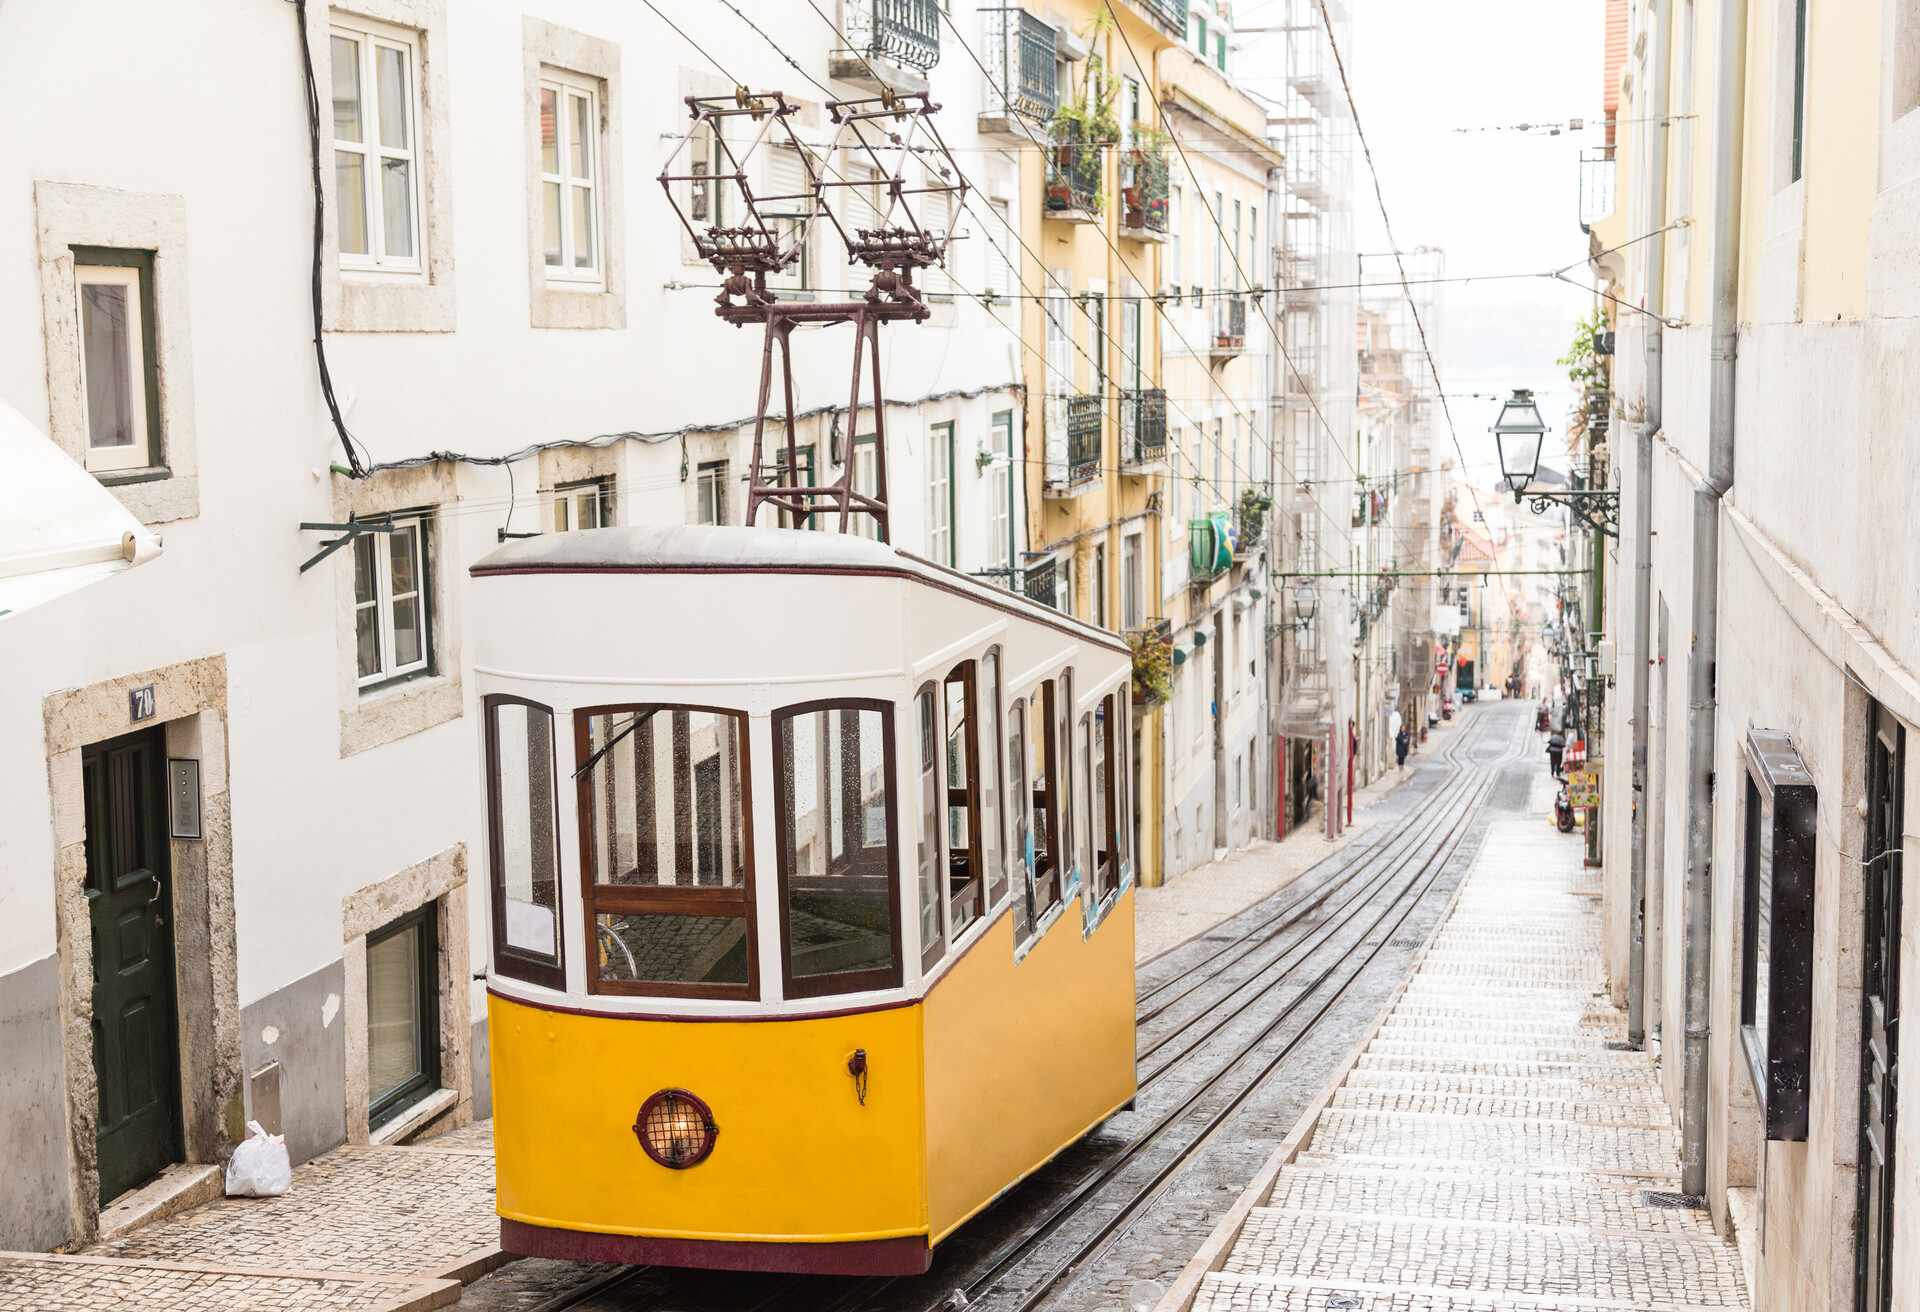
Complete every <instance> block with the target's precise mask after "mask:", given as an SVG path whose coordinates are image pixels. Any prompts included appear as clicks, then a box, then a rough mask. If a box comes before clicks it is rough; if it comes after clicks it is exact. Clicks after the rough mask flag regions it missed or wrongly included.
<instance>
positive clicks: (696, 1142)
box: [633, 1089, 720, 1171]
mask: <svg viewBox="0 0 1920 1312" xmlns="http://www.w3.org/2000/svg"><path fill="white" fill-rule="evenodd" d="M633 1133H634V1136H635V1137H636V1138H638V1139H639V1140H640V1146H641V1147H642V1148H644V1149H646V1150H647V1156H649V1157H651V1158H653V1160H654V1161H656V1162H658V1163H660V1165H662V1166H664V1167H667V1168H668V1169H670V1170H674V1171H684V1170H686V1169H687V1168H688V1167H689V1166H698V1165H700V1163H702V1162H704V1161H706V1160H707V1154H709V1153H711V1152H712V1151H713V1141H714V1139H715V1137H716V1136H717V1135H718V1134H719V1133H720V1131H719V1128H718V1127H717V1126H715V1125H714V1123H713V1111H712V1109H711V1108H709V1107H708V1106H707V1104H706V1103H704V1102H702V1101H700V1099H698V1098H696V1097H694V1096H693V1095H692V1094H690V1093H688V1092H687V1091H686V1090H685V1089H662V1090H660V1092H658V1093H656V1094H654V1095H653V1096H652V1097H651V1098H648V1099H647V1100H646V1101H645V1102H643V1103H641V1104H640V1114H639V1115H638V1116H636V1117H635V1118H634V1121H633Z"/></svg>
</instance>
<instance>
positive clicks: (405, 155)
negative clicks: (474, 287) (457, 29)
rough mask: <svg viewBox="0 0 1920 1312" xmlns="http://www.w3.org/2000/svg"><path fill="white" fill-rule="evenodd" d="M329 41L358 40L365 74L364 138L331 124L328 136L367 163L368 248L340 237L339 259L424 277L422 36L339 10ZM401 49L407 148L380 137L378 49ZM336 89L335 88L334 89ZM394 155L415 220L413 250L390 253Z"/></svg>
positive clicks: (358, 269) (363, 192)
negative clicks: (385, 174)
mask: <svg viewBox="0 0 1920 1312" xmlns="http://www.w3.org/2000/svg"><path fill="white" fill-rule="evenodd" d="M328 36H329V46H328V49H329V50H331V49H332V46H331V40H332V39H333V38H338V39H340V40H342V41H351V42H353V43H354V62H355V65H356V72H357V75H358V77H359V79H360V82H359V89H360V98H359V112H360V118H361V133H362V139H361V140H360V141H345V140H342V139H341V138H339V137H335V136H333V135H332V128H331V126H329V127H328V128H327V133H328V136H327V138H326V139H327V140H328V141H329V142H330V143H331V144H332V146H333V150H334V153H335V155H336V157H337V156H338V155H339V154H340V153H341V152H343V151H344V152H345V153H347V154H350V155H359V156H360V157H361V158H362V160H363V163H362V164H361V180H360V196H361V205H362V207H363V217H362V220H361V222H362V223H363V224H364V225H365V231H366V236H367V249H366V251H365V252H355V251H343V250H341V249H340V245H339V242H338V240H337V239H336V240H335V242H334V259H335V261H336V262H337V265H338V267H339V269H340V270H341V271H342V272H343V273H357V274H387V275H399V276H401V277H407V278H416V279H417V278H421V277H424V276H425V275H426V271H427V224H426V216H425V215H424V214H423V213H422V212H421V211H422V209H423V201H424V198H425V180H424V179H423V178H422V176H421V175H422V174H423V173H424V172H425V171H426V151H425V149H424V145H423V143H422V141H421V139H420V138H421V120H422V118H423V115H422V114H421V112H420V108H421V104H422V101H421V94H420V93H421V87H420V78H421V74H422V73H423V72H424V71H425V70H424V68H423V65H422V62H421V59H420V45H421V41H420V37H421V34H420V32H419V31H418V30H417V29H410V28H403V27H398V26H395V25H393V24H391V23H382V22H379V21H377V20H374V19H370V18H363V17H361V16H360V15H358V14H351V15H347V14H340V13H335V14H334V15H333V16H332V19H331V21H330V23H329V26H328ZM382 46H384V47H387V48H388V49H392V50H397V51H399V52H400V53H401V54H402V55H403V56H404V58H405V60H406V72H407V94H406V103H405V104H404V106H403V109H404V110H405V113H406V125H407V144H406V146H405V147H395V146H387V145H384V144H382V143H381V142H380V141H379V140H378V137H379V122H380V88H379V66H378V60H377V57H376V56H375V53H374V52H375V50H376V49H377V48H379V47H382ZM329 94H330V92H329ZM389 159H399V160H405V161H406V162H407V165H408V168H407V185H408V199H407V219H408V222H409V224H410V225H411V228H412V232H411V236H412V240H413V254H412V255H411V256H404V255H388V254H387V253H386V246H387V231H386V215H385V213H384V211H383V210H382V209H381V205H380V202H381V200H382V199H383V193H382V188H381V166H382V163H383V162H384V161H386V160H389ZM332 199H333V202H334V205H335V207H336V209H338V208H339V207H340V204H341V202H340V194H339V184H338V181H337V179H336V181H335V184H334V190H333V196H332Z"/></svg>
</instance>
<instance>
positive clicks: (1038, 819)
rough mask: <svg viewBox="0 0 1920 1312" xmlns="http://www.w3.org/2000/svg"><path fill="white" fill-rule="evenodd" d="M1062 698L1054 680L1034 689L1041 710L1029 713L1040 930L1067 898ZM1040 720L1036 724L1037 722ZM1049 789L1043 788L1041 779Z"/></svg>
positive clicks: (1031, 817) (1035, 896)
mask: <svg viewBox="0 0 1920 1312" xmlns="http://www.w3.org/2000/svg"><path fill="white" fill-rule="evenodd" d="M1059 695H1060V691H1059V687H1058V685H1057V684H1055V683H1054V681H1053V680H1052V679H1047V680H1045V681H1044V682H1042V683H1040V684H1039V685H1038V686H1037V687H1036V688H1035V690H1034V699H1033V702H1032V703H1031V705H1032V706H1034V707H1037V708H1038V709H1039V714H1038V715H1037V716H1035V715H1033V714H1031V713H1029V715H1028V717H1027V731H1028V733H1029V734H1032V733H1034V731H1035V730H1036V729H1038V731H1039V732H1038V734H1037V735H1036V736H1035V737H1034V739H1033V743H1032V747H1031V749H1030V750H1031V751H1032V752H1037V753H1039V757H1040V775H1039V778H1037V779H1036V778H1035V777H1034V776H1033V774H1032V772H1031V771H1029V772H1028V778H1027V795H1028V799H1029V802H1030V805H1031V810H1030V811H1029V814H1028V823H1029V825H1030V826H1031V830H1032V832H1033V833H1034V834H1035V835H1036V838H1035V842H1034V864H1033V923H1034V927H1035V928H1036V929H1037V928H1038V927H1039V925H1040V923H1041V922H1042V921H1044V920H1045V919H1046V918H1047V916H1048V914H1050V913H1051V912H1052V911H1053V909H1054V908H1055V907H1057V906H1059V905H1060V903H1061V902H1062V901H1064V900H1065V898H1066V889H1067V881H1066V876H1065V875H1064V874H1062V872H1061V870H1060V853H1061V844H1060V802H1061V797H1060V789H1061V775H1060V749H1059V734H1058V733H1057V731H1056V727H1057V726H1058V724H1059V721H1060V717H1059V715H1058V714H1057V713H1056V712H1055V709H1054V707H1055V704H1056V700H1057V698H1058V697H1059ZM1036 720H1037V721H1038V723H1037V724H1036V723H1035V721H1036ZM1041 779H1044V780H1045V781H1046V786H1045V787H1044V788H1042V787H1041V786H1040V780H1041ZM1042 822H1044V828H1045V832H1046V839H1047V841H1046V845H1045V847H1044V848H1043V847H1042V846H1041V845H1040V843H1039V841H1038V834H1039V832H1040V830H1041V828H1042ZM1042 853H1044V854H1045V856H1046V868H1045V869H1042V868H1041V863H1040V856H1041V855H1042Z"/></svg>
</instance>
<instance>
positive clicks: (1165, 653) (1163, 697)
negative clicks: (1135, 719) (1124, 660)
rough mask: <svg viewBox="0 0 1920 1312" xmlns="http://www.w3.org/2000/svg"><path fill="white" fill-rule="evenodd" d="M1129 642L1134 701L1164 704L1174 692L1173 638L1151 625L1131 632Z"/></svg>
mask: <svg viewBox="0 0 1920 1312" xmlns="http://www.w3.org/2000/svg"><path fill="white" fill-rule="evenodd" d="M1127 646H1129V647H1130V648H1132V649H1133V704H1134V705H1135V706H1138V707H1141V708H1143V709H1147V708H1151V707H1155V706H1162V705H1165V704H1166V702H1167V700H1168V699H1169V698H1171V697H1172V696H1173V640H1172V639H1171V638H1167V637H1163V636H1161V634H1160V633H1158V632H1157V631H1155V630H1151V629H1148V630H1142V631H1140V632H1136V633H1129V634H1128V635H1127Z"/></svg>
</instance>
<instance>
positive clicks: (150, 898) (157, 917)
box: [147, 878, 167, 929]
mask: <svg viewBox="0 0 1920 1312" xmlns="http://www.w3.org/2000/svg"><path fill="white" fill-rule="evenodd" d="M159 901H160V880H159V879H158V878H155V879H154V881H153V891H152V892H151V893H149V894H147V909H148V910H150V911H152V912H153V927H154V928H155V929H159V928H162V927H163V926H165V925H166V923H167V913H166V912H165V911H162V910H161V909H160V907H159V906H158V905H157V904H158V903H159Z"/></svg>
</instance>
